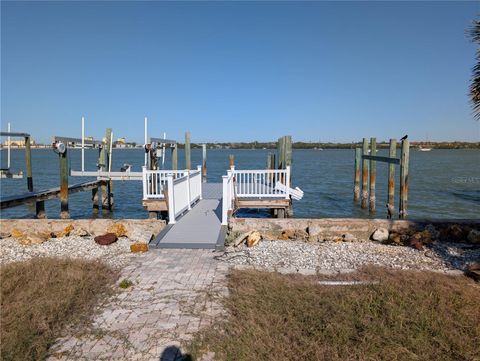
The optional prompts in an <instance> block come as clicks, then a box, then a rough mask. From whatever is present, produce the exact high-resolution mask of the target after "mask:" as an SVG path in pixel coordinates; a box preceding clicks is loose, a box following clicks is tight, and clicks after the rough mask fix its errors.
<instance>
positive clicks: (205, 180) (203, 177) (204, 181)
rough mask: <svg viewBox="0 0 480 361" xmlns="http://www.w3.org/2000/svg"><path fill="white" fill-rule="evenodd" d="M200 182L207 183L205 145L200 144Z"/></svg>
mask: <svg viewBox="0 0 480 361" xmlns="http://www.w3.org/2000/svg"><path fill="white" fill-rule="evenodd" d="M202 159H203V162H202V182H203V183H206V182H207V145H206V144H202Z"/></svg>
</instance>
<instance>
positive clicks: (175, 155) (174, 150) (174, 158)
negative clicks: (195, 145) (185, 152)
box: [172, 144, 178, 170]
mask: <svg viewBox="0 0 480 361" xmlns="http://www.w3.org/2000/svg"><path fill="white" fill-rule="evenodd" d="M177 169H178V147H177V145H176V144H175V145H174V146H173V148H172V170H177Z"/></svg>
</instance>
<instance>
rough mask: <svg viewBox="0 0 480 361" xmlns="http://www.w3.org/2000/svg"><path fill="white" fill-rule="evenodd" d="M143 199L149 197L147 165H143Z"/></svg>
mask: <svg viewBox="0 0 480 361" xmlns="http://www.w3.org/2000/svg"><path fill="white" fill-rule="evenodd" d="M142 182H143V200H146V199H147V167H146V166H143V167H142Z"/></svg>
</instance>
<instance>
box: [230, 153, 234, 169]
mask: <svg viewBox="0 0 480 361" xmlns="http://www.w3.org/2000/svg"><path fill="white" fill-rule="evenodd" d="M228 165H229V168H230V169H232V168H235V156H234V155H233V154H230V155H229V156H228Z"/></svg>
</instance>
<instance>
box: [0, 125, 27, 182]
mask: <svg viewBox="0 0 480 361" xmlns="http://www.w3.org/2000/svg"><path fill="white" fill-rule="evenodd" d="M0 135H1V136H2V137H7V168H1V169H0V178H12V179H22V178H23V172H22V171H21V170H20V171H18V172H15V173H14V172H12V171H11V169H10V163H11V162H10V147H11V144H10V141H11V137H22V138H25V151H26V152H27V153H28V152H30V134H27V133H15V132H13V133H12V132H11V131H10V123H8V125H7V131H6V132H1V133H0ZM27 138H28V150H27ZM28 158H29V156H28V154H27V159H28ZM27 162H28V160H27ZM30 164H31V163H30ZM30 173H31V172H30Z"/></svg>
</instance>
